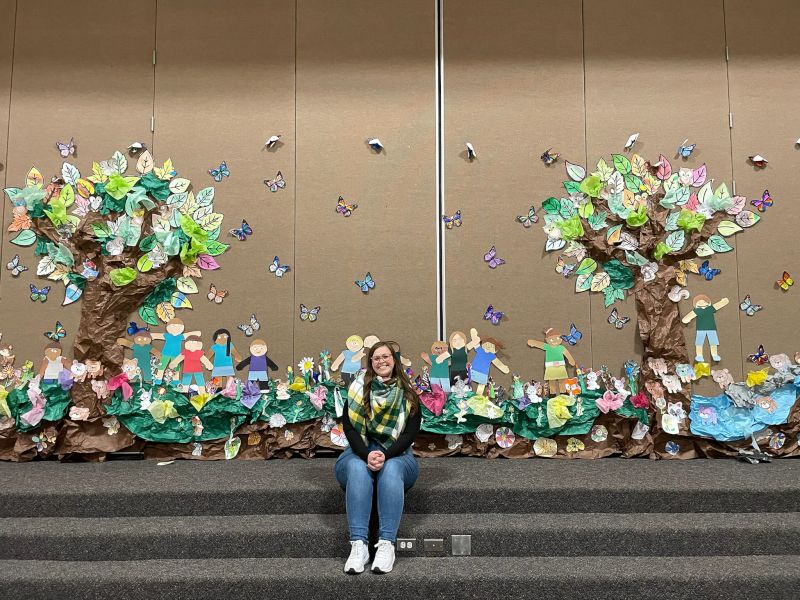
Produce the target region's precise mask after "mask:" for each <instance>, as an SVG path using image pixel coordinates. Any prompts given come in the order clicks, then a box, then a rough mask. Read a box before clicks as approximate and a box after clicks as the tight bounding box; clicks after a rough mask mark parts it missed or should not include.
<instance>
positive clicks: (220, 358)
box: [206, 329, 242, 385]
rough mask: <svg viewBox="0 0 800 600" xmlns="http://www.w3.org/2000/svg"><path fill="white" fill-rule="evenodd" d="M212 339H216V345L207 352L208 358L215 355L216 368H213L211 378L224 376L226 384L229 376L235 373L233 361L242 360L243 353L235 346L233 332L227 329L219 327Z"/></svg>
mask: <svg viewBox="0 0 800 600" xmlns="http://www.w3.org/2000/svg"><path fill="white" fill-rule="evenodd" d="M211 339H213V340H214V345H213V346H211V348H209V349H208V352H206V356H207V357H208V358H211V357H213V364H214V368H213V369H211V378H212V379H213V378H215V377H223V378H224V379H223V385H224V384H225V383H227V382H228V378H229V377H233V376H234V375H235V372H234V370H233V361H234V360H235V361H236V362H237V363H238V362H240V361H241V360H242V355H241V354H239V351H238V350H236V348H234V347H233V342H231V332H230V331H228V330H227V329H217V330H216V331H215V332H214V335H213V336H211Z"/></svg>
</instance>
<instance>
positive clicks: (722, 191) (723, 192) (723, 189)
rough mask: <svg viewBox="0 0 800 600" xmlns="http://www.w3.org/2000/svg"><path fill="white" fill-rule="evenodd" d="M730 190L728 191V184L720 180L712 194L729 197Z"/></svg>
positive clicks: (718, 196)
mask: <svg viewBox="0 0 800 600" xmlns="http://www.w3.org/2000/svg"><path fill="white" fill-rule="evenodd" d="M730 195H731V194H730V192H729V191H728V186H727V185H725V182H722V183H721V184H720V185H719V187H717V189H716V190H714V196H716V197H717V198H720V199H722V198H729V197H730Z"/></svg>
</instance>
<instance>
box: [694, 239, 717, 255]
mask: <svg viewBox="0 0 800 600" xmlns="http://www.w3.org/2000/svg"><path fill="white" fill-rule="evenodd" d="M695 254H697V256H700V257H703V256H711V255H712V254H714V249H713V248H712V247H711V246H709V245H708V244H706V243H705V242H703V243H702V244H700V245H698V246H697V250H695Z"/></svg>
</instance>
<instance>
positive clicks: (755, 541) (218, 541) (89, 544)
mask: <svg viewBox="0 0 800 600" xmlns="http://www.w3.org/2000/svg"><path fill="white" fill-rule="evenodd" d="M451 534H469V535H472V555H473V556H605V555H613V556H714V555H718V556H725V555H736V556H742V555H748V554H752V555H758V554H772V553H774V552H775V550H776V540H796V539H798V538H800V515H799V514H798V513H757V514H753V513H746V514H743V513H727V514H726V513H719V514H711V513H704V514H703V513H700V514H698V513H693V514H681V515H676V514H664V513H640V514H629V515H619V514H613V513H590V514H581V515H575V514H503V515H492V514H489V515H482V514H456V515H405V516H404V517H403V521H402V524H401V528H400V537H412V538H416V539H417V540H418V544H419V546H418V552H417V553H416V554H414V555H413V556H425V552H424V551H423V550H422V543H421V542H422V539H423V538H424V537H428V538H443V539H444V540H445V550H444V551H445V553H448V554H449V553H450V535H451ZM779 549H780V551H781V552H783V553H786V554H800V551H798V548H797V547H796V545H795V544H794V543H790V544H783V545H781V546H780V547H779ZM349 551H350V546H349V545H348V544H347V520H346V517H345V515H320V514H309V515H252V516H225V517H221V516H197V517H166V518H165V517H118V518H97V519H88V518H74V517H73V518H67V517H65V518H38V519H37V518H7V519H0V559H30V560H140V559H157V558H176V559H177V558H184V559H196V558H197V559H199V558H280V557H297V558H302V557H307V558H314V557H340V558H342V557H346V556H347V553H348V552H349ZM403 556H412V555H409V554H404V555H403Z"/></svg>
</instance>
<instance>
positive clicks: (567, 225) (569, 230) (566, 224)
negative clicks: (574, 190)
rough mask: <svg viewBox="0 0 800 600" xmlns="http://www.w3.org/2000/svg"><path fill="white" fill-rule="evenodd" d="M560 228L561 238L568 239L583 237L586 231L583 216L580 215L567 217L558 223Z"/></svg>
mask: <svg viewBox="0 0 800 600" xmlns="http://www.w3.org/2000/svg"><path fill="white" fill-rule="evenodd" d="M556 226H557V227H558V230H559V231H560V232H561V238H562V239H565V240H567V241H571V240H575V239H577V238H579V237H581V236H582V235H583V234H584V233H585V232H584V230H583V224H582V223H581V218H580V217H579V216H578V215H575V216H573V217H570V218H569V219H565V220H563V221H561V222H560V223H556Z"/></svg>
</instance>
